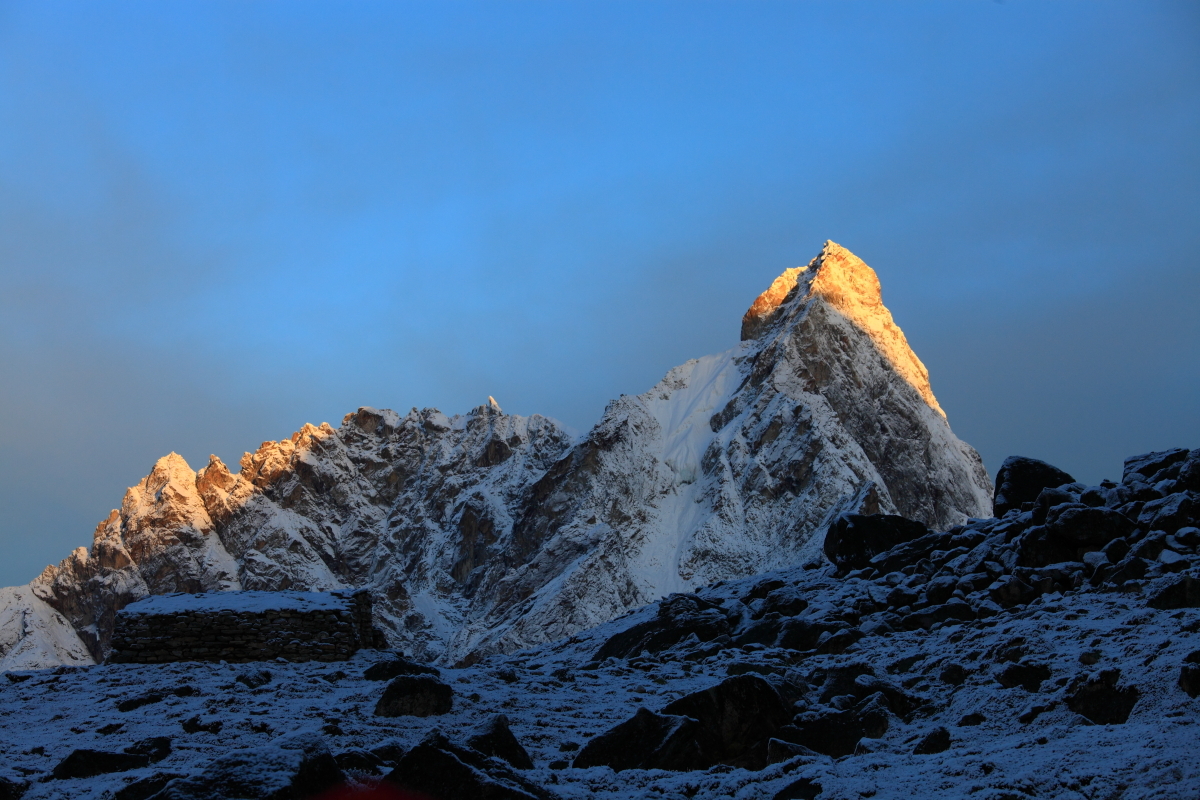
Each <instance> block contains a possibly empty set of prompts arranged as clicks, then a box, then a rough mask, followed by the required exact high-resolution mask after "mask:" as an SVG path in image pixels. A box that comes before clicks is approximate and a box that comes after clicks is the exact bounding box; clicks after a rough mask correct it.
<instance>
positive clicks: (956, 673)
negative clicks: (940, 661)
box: [938, 664, 967, 686]
mask: <svg viewBox="0 0 1200 800" xmlns="http://www.w3.org/2000/svg"><path fill="white" fill-rule="evenodd" d="M938 679H939V680H940V681H941V682H942V683H948V684H950V685H951V686H962V685H963V684H964V683H965V682H966V680H967V671H966V670H965V669H964V668H963V665H962V664H947V665H945V666H944V667H942V671H941V673H940V674H939V675H938Z"/></svg>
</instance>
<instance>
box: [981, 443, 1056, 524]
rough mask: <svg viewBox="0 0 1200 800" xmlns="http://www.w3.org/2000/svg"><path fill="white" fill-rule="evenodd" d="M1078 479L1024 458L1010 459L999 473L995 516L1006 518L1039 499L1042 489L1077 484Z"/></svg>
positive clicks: (1001, 466) (1011, 457) (1032, 459)
mask: <svg viewBox="0 0 1200 800" xmlns="http://www.w3.org/2000/svg"><path fill="white" fill-rule="evenodd" d="M1074 482H1075V479H1074V478H1072V477H1071V476H1070V475H1068V474H1067V473H1065V472H1063V471H1062V470H1061V469H1059V468H1058V467H1055V466H1051V465H1050V464H1047V463H1046V462H1045V461H1039V460H1038V459H1036V458H1026V457H1024V456H1009V457H1008V458H1006V459H1004V463H1003V464H1001V465H1000V471H999V472H997V473H996V496H995V499H994V500H993V501H992V505H993V508H994V511H993V512H992V513H994V514H995V515H996V516H997V517H1003V516H1004V515H1005V514H1006V513H1007V512H1009V511H1010V510H1012V509H1014V508H1020V507H1021V504H1022V503H1032V502H1034V501H1035V500H1037V497H1038V495H1039V494H1041V492H1042V489H1047V488H1051V489H1052V488H1055V487H1058V486H1063V485H1064V484H1068V483H1074Z"/></svg>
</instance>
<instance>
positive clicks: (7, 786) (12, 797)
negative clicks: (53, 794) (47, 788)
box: [0, 673, 29, 800]
mask: <svg viewBox="0 0 1200 800" xmlns="http://www.w3.org/2000/svg"><path fill="white" fill-rule="evenodd" d="M9 674H10V675H11V674H12V673H9ZM28 790H29V781H22V780H18V779H16V778H9V777H7V776H5V775H0V800H21V797H22V796H23V795H24V794H25V792H26V791H28Z"/></svg>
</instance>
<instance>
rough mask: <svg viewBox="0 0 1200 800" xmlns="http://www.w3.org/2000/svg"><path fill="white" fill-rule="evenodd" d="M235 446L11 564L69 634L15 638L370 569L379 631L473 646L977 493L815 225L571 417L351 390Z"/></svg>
mask: <svg viewBox="0 0 1200 800" xmlns="http://www.w3.org/2000/svg"><path fill="white" fill-rule="evenodd" d="M239 467H240V469H239V471H238V472H233V471H231V470H230V469H229V468H228V467H227V466H226V465H225V464H224V463H222V462H221V460H220V459H218V458H216V457H215V456H214V457H211V458H210V459H209V462H208V464H207V465H206V466H204V467H203V468H202V469H201V470H200V471H199V472H193V471H192V469H191V468H190V467H189V466H188V465H187V463H186V462H185V461H184V460H183V459H182V458H181V457H179V456H178V455H176V454H171V455H168V456H166V457H164V458H163V459H161V460H160V461H159V462H158V463H157V464H156V465H155V466H154V468H153V470H151V472H150V474H149V475H148V476H147V477H146V478H145V479H143V480H142V481H141V482H139V483H138V484H137V485H136V486H134V487H133V488H131V489H130V490H129V492H128V493H127V495H126V498H125V501H124V503H123V504H122V507H121V509H120V510H119V511H114V512H113V513H112V514H111V515H110V516H109V517H108V518H107V519H106V520H104V521H103V522H101V523H100V525H99V526H98V527H97V529H96V534H95V538H94V544H93V547H92V550H91V552H90V553H89V552H88V551H87V550H85V549H82V548H81V549H79V550H77V551H76V552H75V553H73V554H72V555H71V556H70V557H69V558H67V559H65V560H63V561H62V562H60V563H59V564H58V565H56V566H52V567H48V568H47V569H46V571H45V572H43V574H42V575H41V576H39V577H38V578H37V579H36V580H35V581H34V582H33V584H31V586H30V589H31V590H32V594H31V595H28V597H35V598H37V599H38V600H39V601H41V602H44V603H45V604H46V605H47V608H50V609H53V610H54V611H55V612H56V613H58V614H59V615H61V617H62V618H64V619H65V620H67V622H68V623H69V626H68V628H70V629H73V630H74V631H75V632H76V634H77V635H78V637H79V639H80V643H78V645H77V646H76V645H75V644H72V643H71V642H65V643H64V642H63V641H62V636H61V635H60V634H61V633H62V630H61V627H62V626H57V627H55V626H54V625H52V624H51V623H50V622H47V624H46V626H43V627H42V628H31V629H30V630H33V631H34V633H33V634H31V635H33V636H35V637H37V636H41V635H42V634H40V633H37V632H36V631H37V630H45V631H51V630H52V629H53V630H54V631H56V633H55V636H57V637H58V638H57V640H56V641H55V642H48V643H46V645H45V646H40V645H38V646H34V645H35V644H36V642H33V643H31V642H26V643H25V644H23V645H22V647H23V648H24V649H23V651H22V652H25V653H34V654H37V653H49V654H54V653H59V654H68V653H77V652H81V648H83V647H84V646H86V651H87V652H90V654H91V656H92V657H94V658H97V659H98V658H103V657H104V656H105V654H106V652H107V648H108V637H109V635H110V633H111V630H112V622H113V618H114V615H115V612H116V610H117V609H119V608H122V607H123V606H125V605H126V604H128V603H130V602H133V601H135V600H138V599H141V598H143V597H145V596H147V595H151V594H163V593H169V592H190V593H194V592H202V591H222V590H229V589H246V590H283V589H295V590H309V591H327V590H333V589H342V588H346V587H368V588H370V589H371V590H372V593H373V595H374V598H375V609H376V624H377V625H378V626H379V628H380V629H381V630H382V631H383V632H384V634H385V635H386V637H387V638H388V639H389V641H390V642H391V643H392V644H393V645H394V646H397V647H402V648H404V649H406V650H407V651H409V652H410V653H412V654H413V655H415V656H417V657H418V658H422V659H424V660H430V661H433V660H437V661H441V662H443V663H470V662H472V661H474V660H476V659H478V658H481V657H484V656H486V655H488V654H490V653H495V652H502V651H511V650H514V649H517V648H521V647H525V646H529V645H533V644H538V643H541V642H545V641H549V640H553V639H557V638H561V637H564V636H568V635H571V634H573V633H576V632H578V631H580V630H582V629H585V628H590V627H592V626H595V625H597V624H600V623H603V622H605V621H607V620H610V619H612V618H614V617H616V616H619V615H620V614H622V613H624V612H625V611H627V610H629V609H631V608H635V607H637V606H640V605H643V604H645V603H647V602H650V601H653V600H656V599H657V598H658V597H660V596H662V595H664V594H669V593H671V592H677V591H682V590H687V589H691V588H692V587H694V586H696V585H703V584H711V583H713V582H716V581H721V580H728V579H730V578H738V577H743V576H747V575H752V574H755V573H758V572H762V571H765V570H768V569H774V568H777V567H779V566H780V565H784V564H789V563H797V562H800V561H803V560H805V559H809V558H813V557H816V556H818V555H819V552H818V543H819V538H820V534H821V533H822V532H823V531H824V529H825V527H826V526H827V524H828V522H829V520H831V519H832V518H833V517H834V516H835V515H837V514H838V513H841V512H843V511H852V510H862V511H866V512H868V513H870V512H875V511H881V512H886V513H901V514H904V515H906V516H908V517H911V518H913V519H916V520H920V521H922V522H924V523H926V524H927V525H930V526H933V527H942V528H944V527H947V526H949V525H953V524H956V523H958V522H961V521H962V520H964V519H966V518H967V517H968V516H982V515H986V514H988V513H989V512H990V510H991V488H990V485H989V481H988V477H987V475H986V473H985V472H984V470H983V465H982V462H981V461H980V459H979V456H978V455H977V454H976V453H975V451H974V450H972V449H971V448H970V447H968V446H967V445H965V444H964V443H962V442H961V441H959V440H958V439H957V438H956V437H955V436H954V434H953V433H952V432H951V431H950V428H949V426H948V425H947V423H946V420H945V417H944V415H942V413H941V409H940V408H938V406H937V401H936V400H935V399H934V398H933V394H932V392H931V391H930V389H929V382H928V375H927V373H926V372H925V368H924V367H923V366H922V365H921V362H920V361H919V360H918V359H917V358H916V356H915V355H914V354H913V353H912V352H911V350H910V349H909V348H908V344H907V342H906V341H905V339H904V335H903V333H901V332H900V330H899V328H897V327H896V326H895V323H894V322H893V320H892V317H891V314H890V313H889V312H888V310H887V309H886V308H885V307H884V306H883V303H882V300H881V297H880V290H879V281H878V279H877V277H876V276H875V273H874V272H873V271H872V270H871V269H870V268H869V267H868V266H867V265H866V264H864V263H863V262H862V261H861V260H860V259H858V258H857V257H855V256H854V255H853V254H852V253H850V252H849V251H848V250H846V249H845V248H842V247H840V246H839V245H836V244H834V243H833V242H827V243H826V244H825V246H824V248H823V249H822V250H821V252H820V254H819V255H818V256H817V257H816V258H815V259H813V260H812V261H811V262H809V264H808V266H806V267H797V268H793V269H789V270H787V271H785V272H784V273H783V274H782V275H781V276H779V278H777V279H776V280H775V281H774V282H773V283H772V284H771V286H770V287H769V288H768V289H767V291H766V292H764V293H763V294H762V295H760V296H759V298H758V299H757V300H756V301H755V303H754V305H753V306H751V309H750V311H749V312H747V315H746V318H745V319H744V320H743V341H741V342H740V343H737V344H734V346H733V347H731V348H730V349H729V350H728V351H726V352H724V353H718V354H715V355H710V356H705V357H703V358H699V359H694V360H691V361H688V362H687V363H685V364H682V365H680V366H679V367H676V368H675V369H672V370H670V371H669V372H668V373H667V375H666V376H665V377H664V378H663V380H662V381H660V382H659V383H658V384H657V385H656V386H654V387H653V388H651V389H650V390H649V391H647V392H645V393H644V394H641V395H626V396H622V397H620V398H618V399H616V400H614V401H612V402H611V403H609V404H608V406H607V407H606V409H605V411H604V415H603V417H602V418H601V420H600V421H599V422H598V423H597V424H596V425H595V426H594V427H593V428H592V429H591V431H589V432H588V433H586V434H585V435H583V436H576V435H575V434H574V432H573V431H570V430H568V429H566V428H565V427H564V426H562V425H560V424H558V423H557V422H555V421H554V420H552V419H550V418H548V417H543V416H540V415H537V414H534V415H532V416H529V417H521V416H516V415H510V414H505V413H504V412H503V411H502V410H501V409H500V406H499V404H498V403H497V402H496V401H495V399H494V398H492V397H489V398H488V399H487V402H486V403H484V404H481V405H479V406H477V407H475V408H473V409H471V410H470V411H469V412H467V413H465V414H456V415H454V416H452V417H448V416H447V415H445V414H443V413H442V412H440V411H438V410H436V409H428V408H427V409H423V410H417V409H415V408H414V409H412V410H411V411H410V412H409V413H408V414H405V415H403V416H402V415H400V414H397V413H396V412H394V411H391V410H387V409H375V408H369V407H365V406H364V407H362V408H359V409H358V410H357V411H355V412H354V413H351V414H347V415H346V416H345V417H344V418H343V419H342V421H341V425H340V426H339V427H337V428H333V427H331V426H330V425H328V424H326V423H322V424H321V425H319V426H314V425H304V426H303V427H301V428H300V430H298V431H296V432H295V433H294V434H292V435H291V436H290V437H287V438H284V439H281V440H279V441H268V442H263V443H262V444H261V445H260V446H259V448H258V449H257V450H256V451H255V452H253V453H246V454H245V455H244V456H243V457H242V458H241V460H240V464H239ZM11 597H12V600H11V602H14V603H20V602H24V600H22V599H21V598H26V597H27V594H22V593H19V592H18V593H15V594H12V595H11ZM30 603H32V601H30ZM31 611H33V612H35V613H37V614H39V615H41V618H43V619H51V618H50V617H48V616H47V613H48V612H47V611H46V609H43V608H40V607H39V608H37V609H31ZM11 618H12V619H16V617H15V616H13V617H11ZM14 624H15V623H14ZM46 635H49V633H47V634H46ZM10 638H11V637H10ZM0 640H3V637H0ZM2 656H3V652H0V657H2ZM47 658H48V659H51V660H53V659H54V658H60V660H61V658H65V656H62V657H60V656H55V655H49V656H47Z"/></svg>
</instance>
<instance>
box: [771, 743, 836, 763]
mask: <svg viewBox="0 0 1200 800" xmlns="http://www.w3.org/2000/svg"><path fill="white" fill-rule="evenodd" d="M797 756H807V757H808V758H824V756H822V755H821V754H820V753H818V752H817V751H816V750H810V749H809V748H807V747H805V746H804V745H802V744H792V743H791V742H785V741H784V740H783V739H768V740H767V763H768V764H779V763H782V762H784V761H791V760H792V759H793V758H796V757H797Z"/></svg>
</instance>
